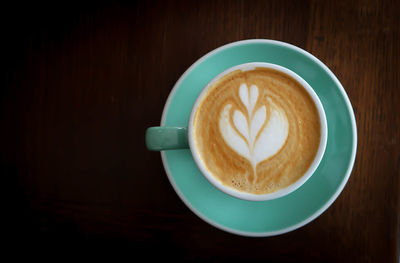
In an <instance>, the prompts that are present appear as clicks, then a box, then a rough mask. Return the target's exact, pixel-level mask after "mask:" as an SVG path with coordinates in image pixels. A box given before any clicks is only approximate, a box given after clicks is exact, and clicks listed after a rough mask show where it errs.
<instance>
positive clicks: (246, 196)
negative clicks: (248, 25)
mask: <svg viewBox="0 0 400 263" xmlns="http://www.w3.org/2000/svg"><path fill="white" fill-rule="evenodd" d="M257 67H261V68H270V69H275V70H278V71H280V72H283V73H285V74H287V75H289V76H290V77H292V78H294V79H295V80H296V81H297V82H299V83H300V84H301V85H302V86H303V88H304V89H305V90H306V91H307V92H308V94H309V95H310V96H311V98H312V99H313V101H314V104H315V106H316V107H317V110H318V115H319V117H320V123H321V137H320V145H319V147H318V151H317V154H316V155H315V158H314V160H313V162H312V163H311V165H310V167H309V168H308V170H307V171H306V172H305V173H304V175H303V176H302V177H301V178H300V179H298V180H297V181H296V182H295V183H293V184H291V185H289V186H288V187H286V188H283V189H279V190H277V191H275V192H273V193H267V194H251V193H247V192H241V191H239V190H236V189H234V188H231V187H229V186H226V185H224V184H222V182H220V181H219V180H218V179H216V178H215V177H214V176H213V175H212V174H211V173H210V172H209V171H208V170H207V169H206V168H205V166H204V165H203V163H202V160H201V158H200V155H199V153H198V151H197V150H196V146H195V142H194V134H193V133H194V132H193V122H194V115H195V112H196V110H197V108H198V107H199V105H200V103H201V101H202V100H203V98H204V97H205V95H206V94H207V91H208V90H209V88H210V87H211V86H212V85H213V84H214V83H215V82H216V81H218V80H219V79H220V78H221V77H223V76H225V75H227V74H229V73H230V72H233V71H235V70H239V69H240V70H243V71H246V70H251V69H254V68H257ZM327 138H328V127H327V120H326V115H325V110H324V108H323V105H322V103H321V101H320V99H319V97H318V95H317V94H316V93H315V91H314V90H313V88H312V87H311V86H310V85H309V84H308V83H307V82H306V81H305V80H304V79H303V78H301V77H300V76H299V75H297V74H296V73H294V72H293V71H291V70H289V69H287V68H285V67H282V66H280V65H276V64H272V63H266V62H250V63H244V64H239V65H236V66H234V67H231V68H229V69H227V70H225V71H223V72H221V73H220V74H218V75H217V76H216V77H214V78H213V79H212V80H211V81H210V82H209V83H208V84H207V85H206V86H205V87H204V88H203V90H202V91H201V92H200V94H199V95H198V96H197V98H196V100H195V103H194V104H193V107H192V110H191V113H190V118H189V125H188V140H189V147H190V151H191V152H192V156H193V159H194V161H195V163H196V165H197V167H198V168H199V169H200V171H201V173H202V174H203V176H204V177H205V178H206V179H207V180H208V181H209V182H210V183H211V184H212V185H214V186H215V187H217V188H218V189H219V190H221V191H222V192H224V193H226V194H229V195H231V196H233V197H236V198H239V199H243V200H248V201H266V200H272V199H276V198H279V197H283V196H285V195H288V194H290V193H292V192H293V191H295V190H296V189H298V188H299V187H300V186H302V185H303V184H304V183H305V182H306V181H307V180H308V179H309V178H310V177H311V176H312V175H313V173H314V172H315V170H316V169H317V168H318V165H319V163H320V162H321V160H322V157H323V155H324V152H325V149H326V144H327Z"/></svg>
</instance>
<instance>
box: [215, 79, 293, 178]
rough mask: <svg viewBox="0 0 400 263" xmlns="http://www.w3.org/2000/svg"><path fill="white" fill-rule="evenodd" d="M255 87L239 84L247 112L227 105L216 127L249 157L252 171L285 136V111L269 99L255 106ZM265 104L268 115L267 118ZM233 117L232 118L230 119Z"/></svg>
mask: <svg viewBox="0 0 400 263" xmlns="http://www.w3.org/2000/svg"><path fill="white" fill-rule="evenodd" d="M258 94H259V91H258V87H257V86H256V85H251V86H250V88H248V87H247V85H246V84H245V83H242V84H241V85H240V88H239V98H240V100H241V102H242V103H243V105H244V106H245V108H246V109H247V112H245V113H243V112H242V111H240V110H237V109H235V110H234V111H233V113H231V111H232V105H231V104H227V105H226V106H225V107H224V108H223V110H222V111H221V113H220V118H219V130H220V132H221V134H222V137H223V139H224V141H225V142H226V144H228V145H229V147H231V148H232V150H234V151H235V152H236V153H238V154H239V155H241V156H243V157H244V158H246V159H248V160H249V161H250V163H251V164H252V166H253V169H254V171H255V170H256V166H257V164H258V163H260V162H262V161H264V160H266V159H268V158H269V157H271V156H273V155H275V154H276V153H277V152H278V151H279V150H280V149H281V148H282V146H283V145H284V144H285V141H286V139H287V137H288V127H289V124H288V120H287V117H286V114H285V112H284V110H282V109H281V108H280V107H278V106H277V105H276V104H274V103H273V101H272V99H271V98H268V99H267V101H268V103H267V104H266V105H262V106H260V107H258V108H257V109H255V105H256V103H257V101H258ZM267 107H268V109H269V111H268V112H269V118H268V119H267ZM231 116H232V121H231ZM232 124H233V125H232Z"/></svg>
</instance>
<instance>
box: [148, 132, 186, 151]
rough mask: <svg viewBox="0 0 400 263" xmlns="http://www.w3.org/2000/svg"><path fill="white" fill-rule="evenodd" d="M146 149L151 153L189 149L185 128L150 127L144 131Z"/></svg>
mask: <svg viewBox="0 0 400 263" xmlns="http://www.w3.org/2000/svg"><path fill="white" fill-rule="evenodd" d="M146 147H147V149H149V150H151V151H163V150H174V149H186V148H189V142H188V133H187V128H186V127H164V126H161V127H150V128H148V129H147V130H146Z"/></svg>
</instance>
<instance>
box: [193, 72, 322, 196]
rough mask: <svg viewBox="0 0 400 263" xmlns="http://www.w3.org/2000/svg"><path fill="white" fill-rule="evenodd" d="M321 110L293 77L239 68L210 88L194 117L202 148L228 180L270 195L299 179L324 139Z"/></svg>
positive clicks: (239, 187) (202, 154) (206, 160)
mask: <svg viewBox="0 0 400 263" xmlns="http://www.w3.org/2000/svg"><path fill="white" fill-rule="evenodd" d="M320 129H321V125H320V121H319V115H318V110H317V108H316V106H315V104H314V102H313V100H312V99H311V97H310V95H309V94H308V93H307V91H306V90H305V89H304V88H303V87H302V86H301V85H300V84H299V83H298V82H297V81H296V80H294V79H293V78H292V77H290V76H288V75H286V74H284V73H282V72H279V71H276V70H273V69H267V68H256V69H254V70H248V71H241V70H236V71H234V72H231V73H229V74H227V75H226V76H224V77H222V78H221V79H219V80H218V81H217V82H216V83H214V84H213V85H212V87H210V88H209V90H208V92H207V94H206V95H205V96H204V98H203V99H202V101H201V103H200V106H199V107H198V108H197V111H196V113H195V116H194V122H193V130H194V138H195V143H196V149H198V153H199V156H200V159H201V161H202V162H203V164H204V166H205V167H206V169H207V170H208V171H209V172H210V173H211V174H212V175H213V176H214V177H215V178H216V179H218V180H219V181H221V182H222V183H223V184H224V185H227V186H230V187H233V188H235V189H237V190H239V191H243V192H248V193H253V194H265V193H271V192H275V191H277V190H279V189H282V188H285V187H287V186H289V185H291V184H293V183H294V182H296V181H297V180H298V179H299V178H300V177H302V175H303V174H304V173H305V172H306V171H307V169H308V168H309V166H310V165H311V163H312V161H313V159H314V157H315V155H316V153H317V150H318V147H319V142H320V136H321V132H320Z"/></svg>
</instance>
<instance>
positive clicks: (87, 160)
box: [0, 0, 400, 262]
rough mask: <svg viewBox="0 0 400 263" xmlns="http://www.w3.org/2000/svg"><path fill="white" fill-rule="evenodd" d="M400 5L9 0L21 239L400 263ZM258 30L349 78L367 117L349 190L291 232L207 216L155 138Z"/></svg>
mask: <svg viewBox="0 0 400 263" xmlns="http://www.w3.org/2000/svg"><path fill="white" fill-rule="evenodd" d="M399 10H400V2H399V1H377V0H376V1H373V0H371V1H338V0H336V1H224V2H223V1H196V2H191V1H146V2H137V3H136V2H134V3H131V4H117V3H113V4H105V3H103V4H98V3H96V4H83V3H79V4H78V3H71V2H64V3H58V4H54V3H52V4H45V3H36V2H35V3H31V4H29V5H21V4H8V5H6V6H4V7H3V8H2V11H3V12H2V13H3V15H2V17H1V19H2V21H1V28H2V29H1V30H2V31H1V32H2V37H3V39H2V41H1V42H2V43H1V45H2V49H1V51H2V59H1V63H2V65H3V70H2V71H1V84H2V85H1V86H2V88H1V104H0V107H1V112H0V114H1V115H0V121H1V122H0V127H1V129H0V134H1V136H0V138H1V155H0V164H1V174H2V183H1V186H2V194H4V197H3V200H2V201H5V202H4V203H5V205H4V206H3V209H2V214H3V215H2V217H4V218H5V219H6V224H4V225H3V228H4V230H5V232H6V233H8V235H7V236H6V237H7V241H8V242H7V243H8V245H9V246H8V247H9V248H10V249H13V248H16V249H19V250H20V249H21V248H23V249H28V248H34V249H35V250H36V255H40V254H45V253H48V252H49V251H58V252H64V254H65V253H67V254H68V253H73V252H75V251H77V250H76V249H79V248H80V249H81V250H86V249H87V248H88V247H91V248H96V250H93V251H96V253H97V254H98V253H101V252H104V251H105V250H102V249H98V248H109V247H110V245H113V247H115V246H114V245H117V246H118V247H119V249H120V251H123V250H126V251H127V252H129V253H130V254H131V255H132V256H135V257H136V256H142V255H147V256H148V257H150V258H154V257H158V256H160V257H163V258H169V257H174V258H176V259H182V260H200V261H201V260H207V262H208V261H210V260H211V261H224V260H230V259H239V260H240V259H243V260H245V259H256V260H263V261H267V260H272V261H274V262H303V261H304V262H310V261H318V262H398V258H399V236H400V232H399V223H400V213H399V211H400V185H399V183H400V181H399V177H400V173H399V170H400V151H399V149H400V136H399V134H400V130H399V128H400V117H399V115H400V106H399V105H400V87H399V86H400V77H399V76H400V72H399V68H400V65H399V61H400V54H399V52H400V42H399V40H400V39H399V37H400V33H399V28H400V22H399V21H400V20H399V16H400V14H399ZM250 38H265V39H275V40H280V41H284V42H288V43H291V44H294V45H296V46H298V47H300V48H303V49H305V50H306V51H308V52H310V53H312V54H313V55H315V56H316V57H318V58H319V59H320V60H321V61H322V62H324V63H325V64H326V65H327V66H328V67H329V68H330V69H331V70H332V71H333V72H334V74H335V75H336V76H337V77H338V78H339V80H340V81H341V83H342V84H343V86H344V88H345V90H346V92H347V94H348V96H349V98H350V100H351V102H352V105H353V107H354V112H355V116H356V120H357V126H358V150H357V157H356V162H355V165H354V169H353V172H352V175H351V177H350V179H349V181H348V183H347V185H346V187H345V188H344V190H343V192H342V193H341V195H340V196H339V197H338V199H337V200H336V201H335V202H334V203H333V205H332V206H331V207H330V208H329V209H328V210H327V211H326V212H324V213H323V214H322V215H321V216H319V217H318V218H317V219H316V220H314V221H312V222H311V223H310V224H308V225H306V226H304V227H302V228H300V229H298V230H296V231H293V232H290V233H287V234H284V235H280V236H276V237H266V238H249V237H242V236H236V235H232V234H229V233H226V232H223V231H221V230H219V229H216V228H214V227H212V226H211V225H209V224H207V223H205V222H204V221H202V220H201V219H200V218H198V217H197V216H196V215H195V214H193V213H192V212H191V211H190V210H189V209H188V208H187V207H186V206H185V205H184V204H183V202H182V201H181V200H180V199H179V198H178V196H177V195H176V193H175V192H174V190H173V188H172V187H171V185H170V183H169V181H168V179H167V176H166V174H165V171H164V169H163V166H162V163H161V159H160V155H159V154H158V153H155V152H149V151H147V150H146V148H145V145H144V132H145V129H146V128H147V127H149V126H154V125H158V124H159V122H160V118H161V112H162V109H163V106H164V103H165V101H166V99H167V96H168V94H169V92H170V91H171V89H172V87H173V85H174V84H175V82H176V81H177V79H178V78H179V77H180V75H181V74H182V73H183V72H184V71H185V70H186V69H187V68H188V67H189V66H190V65H191V64H192V63H193V62H194V61H196V60H197V59H198V58H200V57H201V56H203V55H204V54H206V53H207V52H209V51H211V50H213V49H215V48H217V47H219V46H221V45H223V44H226V43H230V42H233V41H237V40H242V39H250ZM91 245H96V246H91ZM48 248H51V249H48ZM9 251H11V250H9ZM64 254H61V255H64Z"/></svg>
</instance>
